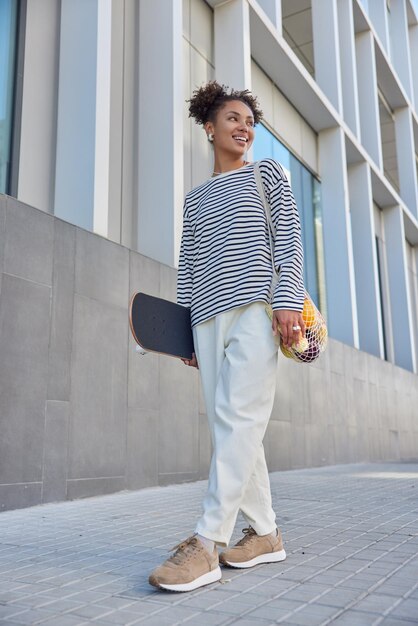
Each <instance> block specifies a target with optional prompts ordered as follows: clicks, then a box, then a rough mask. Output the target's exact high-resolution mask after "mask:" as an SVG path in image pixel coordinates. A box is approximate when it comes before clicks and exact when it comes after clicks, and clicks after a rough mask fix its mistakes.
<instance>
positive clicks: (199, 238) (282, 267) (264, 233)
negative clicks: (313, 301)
mask: <svg viewBox="0 0 418 626" xmlns="http://www.w3.org/2000/svg"><path fill="white" fill-rule="evenodd" d="M259 164H260V173H261V178H262V182H263V186H264V189H265V192H266V196H267V199H268V200H269V202H270V206H271V217H272V221H273V224H274V226H275V230H276V235H275V247H274V261H275V265H276V269H277V272H278V274H279V280H278V283H277V285H276V288H275V290H274V294H271V284H272V278H273V268H272V260H271V254H270V244H269V237H268V225H267V218H266V214H265V211H264V207H263V202H262V200H261V198H260V195H259V193H258V191H257V184H256V180H255V175H254V164H252V163H251V164H249V165H245V166H243V167H241V168H239V169H237V170H232V171H231V172H225V173H224V174H220V175H218V176H216V177H214V178H210V179H209V180H207V181H205V182H204V183H202V184H201V185H198V186H197V187H195V188H194V189H192V190H191V191H190V192H189V193H188V194H187V195H186V199H185V202H184V210H183V233H182V240H181V248H180V259H179V270H178V278H177V302H178V303H179V304H181V305H183V306H186V307H190V309H191V319H192V325H193V326H195V325H196V324H199V323H200V322H204V321H206V320H208V319H209V318H211V317H213V316H215V315H217V314H219V313H223V312H224V311H228V310H230V309H233V308H235V307H239V306H242V305H244V304H249V303H250V302H255V301H262V302H266V303H269V302H271V303H272V305H273V309H274V310H278V309H289V310H293V311H302V309H303V301H304V285H303V250H302V241H301V227H300V220H299V214H298V211H297V208H296V203H295V199H294V197H293V193H292V190H291V188H290V185H289V182H288V180H287V178H286V175H285V173H284V171H283V168H282V166H281V165H280V163H278V161H275V160H274V159H262V160H261V161H260V162H259ZM272 295H273V297H271V296H272Z"/></svg>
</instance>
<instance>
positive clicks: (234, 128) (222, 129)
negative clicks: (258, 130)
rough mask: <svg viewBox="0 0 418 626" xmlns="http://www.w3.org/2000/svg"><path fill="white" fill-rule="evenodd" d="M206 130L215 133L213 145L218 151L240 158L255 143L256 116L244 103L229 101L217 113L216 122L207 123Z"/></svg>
mask: <svg viewBox="0 0 418 626" xmlns="http://www.w3.org/2000/svg"><path fill="white" fill-rule="evenodd" d="M205 130H206V132H207V133H213V145H214V147H215V148H216V149H217V150H219V151H222V152H224V153H228V154H230V155H231V156H232V157H240V156H243V155H244V154H245V152H247V150H248V149H249V147H250V146H251V144H252V143H253V141H254V116H253V113H252V111H251V109H250V107H249V106H247V105H246V104H245V103H244V102H241V101H240V100H227V101H226V102H225V104H224V105H223V107H221V108H220V109H219V111H218V112H217V114H216V119H215V121H214V122H206V124H205Z"/></svg>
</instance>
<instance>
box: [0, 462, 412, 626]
mask: <svg viewBox="0 0 418 626" xmlns="http://www.w3.org/2000/svg"><path fill="white" fill-rule="evenodd" d="M271 484H272V493H273V502H274V505H275V508H276V511H277V514H278V522H279V524H280V526H281V528H282V531H283V536H284V541H285V548H286V550H287V554H288V558H287V560H286V561H285V562H284V563H275V564H270V565H260V566H257V567H255V568H252V569H248V570H233V569H224V570H223V578H222V581H221V582H219V583H215V584H212V585H210V586H208V587H203V588H201V589H198V590H196V591H194V592H191V593H181V594H180V593H169V592H161V591H158V590H155V589H154V588H153V587H150V586H149V585H148V583H147V578H148V574H149V572H150V571H151V570H152V569H153V567H155V566H156V565H158V564H159V563H160V562H161V561H162V560H164V559H165V558H166V557H167V550H168V549H169V548H170V547H171V546H173V545H174V544H176V543H178V542H179V541H181V540H182V539H184V538H185V537H187V536H188V535H189V534H191V533H192V532H193V529H194V523H195V521H196V520H197V518H198V516H199V513H200V507H201V501H202V497H203V494H204V491H205V487H206V482H204V481H201V482H197V483H189V484H182V485H173V486H169V487H156V488H150V489H144V490H141V491H136V492H123V493H118V494H113V495H109V496H101V497H96V498H90V499H85V500H78V501H73V502H64V503H60V504H47V505H42V506H36V507H33V508H30V509H24V510H17V511H8V512H4V513H1V514H0V623H1V624H3V625H4V624H10V625H12V624H13V625H14V624H48V625H54V626H73V625H77V624H79V625H81V624H98V625H103V626H106V625H108V624H124V625H128V624H144V626H174V625H175V624H189V625H191V626H217V625H219V626H220V625H223V626H226V625H230V624H237V625H239V626H269V625H272V624H289V625H298V624H299V625H301V626H302V625H307V626H314V625H317V624H318V625H319V624H321V625H323V626H325V625H327V624H333V625H334V624H335V625H338V626H340V625H341V626H343V625H348V626H363V625H364V626H366V625H367V626H369V625H370V626H371V625H375V626H377V625H378V624H379V625H380V624H381V625H382V626H395V625H396V626H411V625H412V624H418V463H415V464H411V463H409V464H394V463H385V464H356V465H343V466H334V467H325V468H316V469H307V470H293V471H286V472H276V473H274V474H271ZM244 525H245V524H244V523H243V521H242V520H241V519H239V520H238V523H237V526H236V532H235V534H234V537H233V541H236V540H237V539H238V537H239V535H240V529H241V528H242V527H244Z"/></svg>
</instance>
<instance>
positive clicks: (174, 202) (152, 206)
mask: <svg viewBox="0 0 418 626" xmlns="http://www.w3.org/2000/svg"><path fill="white" fill-rule="evenodd" d="M182 58H183V57H182V1H181V0H172V1H171V2H168V3H167V2H166V0H141V1H140V3H139V89H138V250H139V252H141V253H142V254H145V255H146V256H149V257H151V258H154V259H157V260H158V261H161V262H163V263H166V264H168V265H172V266H173V265H175V263H176V261H177V256H178V246H179V238H180V233H179V232H178V227H177V224H181V217H180V218H179V219H176V216H178V214H180V216H181V211H182V204H183V143H182V142H183V131H182V126H183V106H184V102H183V80H182V64H183V62H182Z"/></svg>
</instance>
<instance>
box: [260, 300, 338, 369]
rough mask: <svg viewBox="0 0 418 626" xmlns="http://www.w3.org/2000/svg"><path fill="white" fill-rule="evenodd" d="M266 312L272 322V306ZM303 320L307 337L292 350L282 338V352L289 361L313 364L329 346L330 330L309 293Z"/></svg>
mask: <svg viewBox="0 0 418 626" xmlns="http://www.w3.org/2000/svg"><path fill="white" fill-rule="evenodd" d="M266 312H267V315H268V316H269V318H270V321H272V319H273V309H272V307H271V305H267V306H266ZM302 318H303V321H304V322H305V329H306V330H305V337H301V338H300V339H299V341H298V342H297V343H293V344H292V346H291V347H290V348H289V347H287V346H285V345H284V343H283V340H282V338H280V350H281V351H282V353H283V354H284V356H285V357H287V358H288V359H293V360H294V361H298V362H299V363H312V362H313V361H316V359H317V358H318V357H319V355H320V354H321V352H323V351H324V350H325V348H326V346H327V341H328V330H327V326H326V323H325V320H324V318H323V317H322V315H321V312H320V311H319V310H318V309H317V307H316V306H315V304H314V302H313V300H312V298H311V297H310V295H309V294H308V293H307V292H306V293H305V302H304V305H303V311H302Z"/></svg>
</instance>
